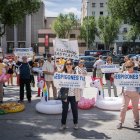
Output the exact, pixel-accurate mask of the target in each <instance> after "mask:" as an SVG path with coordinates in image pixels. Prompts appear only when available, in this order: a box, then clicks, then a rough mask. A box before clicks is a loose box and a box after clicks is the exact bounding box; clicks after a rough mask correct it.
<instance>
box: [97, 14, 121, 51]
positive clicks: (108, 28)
mask: <svg viewBox="0 0 140 140" xmlns="http://www.w3.org/2000/svg"><path fill="white" fill-rule="evenodd" d="M119 29H120V21H119V20H116V19H114V18H113V17H111V16H107V17H103V16H101V17H99V19H98V37H99V38H100V40H101V42H103V43H104V44H105V47H106V49H107V50H108V49H109V47H110V45H111V44H112V43H113V42H114V40H115V39H116V37H117V35H118V33H119Z"/></svg>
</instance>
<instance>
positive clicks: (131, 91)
mask: <svg viewBox="0 0 140 140" xmlns="http://www.w3.org/2000/svg"><path fill="white" fill-rule="evenodd" d="M134 66H135V64H134V62H132V61H131V60H128V61H127V62H126V63H125V67H126V69H127V70H126V71H125V72H124V73H127V74H131V73H136V71H134ZM139 98H140V95H139V91H138V88H136V87H124V92H123V104H122V107H121V112H120V119H119V124H118V125H117V128H118V129H121V128H122V124H123V123H124V120H125V116H126V111H127V107H128V104H129V102H130V100H131V102H132V106H133V114H134V128H138V127H139V110H138V103H139Z"/></svg>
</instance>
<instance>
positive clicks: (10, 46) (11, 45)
mask: <svg viewBox="0 0 140 140" xmlns="http://www.w3.org/2000/svg"><path fill="white" fill-rule="evenodd" d="M13 49H14V42H7V53H13Z"/></svg>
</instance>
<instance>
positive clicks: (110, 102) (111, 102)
mask: <svg viewBox="0 0 140 140" xmlns="http://www.w3.org/2000/svg"><path fill="white" fill-rule="evenodd" d="M95 106H96V107H98V108H101V109H105V110H120V109H121V106H122V98H120V97H104V99H103V100H96V103H95Z"/></svg>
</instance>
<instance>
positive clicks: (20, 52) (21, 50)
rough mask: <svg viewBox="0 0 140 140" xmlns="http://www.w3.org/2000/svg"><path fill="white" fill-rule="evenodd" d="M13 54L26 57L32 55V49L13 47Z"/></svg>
mask: <svg viewBox="0 0 140 140" xmlns="http://www.w3.org/2000/svg"><path fill="white" fill-rule="evenodd" d="M14 54H15V56H19V57H22V56H27V57H33V49H32V48H15V50H14Z"/></svg>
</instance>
